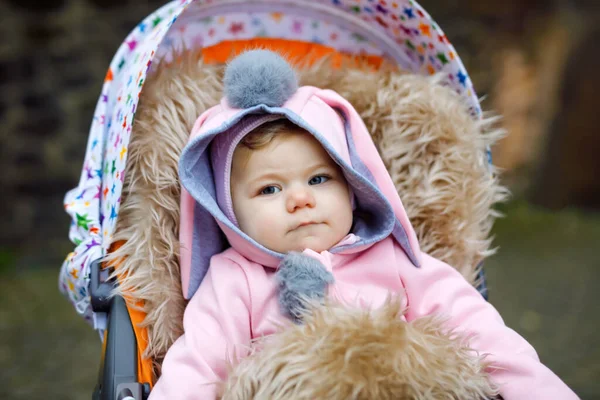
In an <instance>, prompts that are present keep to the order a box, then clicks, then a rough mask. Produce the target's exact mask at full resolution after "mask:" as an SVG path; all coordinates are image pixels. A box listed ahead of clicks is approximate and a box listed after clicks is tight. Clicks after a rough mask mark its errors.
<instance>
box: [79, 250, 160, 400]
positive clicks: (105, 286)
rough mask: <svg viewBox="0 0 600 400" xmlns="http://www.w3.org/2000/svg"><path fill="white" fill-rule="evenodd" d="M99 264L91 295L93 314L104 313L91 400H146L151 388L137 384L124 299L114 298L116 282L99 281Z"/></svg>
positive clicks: (133, 341)
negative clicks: (105, 321)
mask: <svg viewBox="0 0 600 400" xmlns="http://www.w3.org/2000/svg"><path fill="white" fill-rule="evenodd" d="M101 268H102V267H101V262H100V261H99V260H96V261H94V262H93V263H92V265H91V277H90V296H91V299H92V308H93V310H94V312H104V313H107V326H106V331H105V332H104V343H103V346H102V357H101V359H100V368H99V373H98V382H97V384H96V387H95V389H94V393H93V394H92V399H93V400H146V399H147V398H148V396H149V394H150V385H148V384H147V383H143V384H142V383H139V382H138V381H137V373H138V371H137V369H138V368H137V366H138V360H137V357H138V354H137V353H138V352H137V342H136V337H135V333H134V331H133V326H132V324H131V318H130V317H129V312H128V311H127V305H126V304H125V300H124V299H123V297H121V296H119V295H113V294H112V291H113V289H114V288H115V287H116V285H117V282H115V281H107V282H101V280H100V272H101Z"/></svg>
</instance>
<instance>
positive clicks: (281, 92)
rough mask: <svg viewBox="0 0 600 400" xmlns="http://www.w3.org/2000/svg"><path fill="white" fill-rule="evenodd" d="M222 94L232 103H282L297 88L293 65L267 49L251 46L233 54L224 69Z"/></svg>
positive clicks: (247, 104)
mask: <svg viewBox="0 0 600 400" xmlns="http://www.w3.org/2000/svg"><path fill="white" fill-rule="evenodd" d="M223 82H224V91H225V97H227V102H228V103H229V105H230V106H231V107H234V108H250V107H252V106H256V105H259V104H265V105H267V106H270V107H279V106H282V105H283V104H284V103H285V102H286V101H287V100H288V99H289V98H290V97H292V95H293V94H294V93H295V92H296V90H297V89H298V78H297V76H296V72H295V71H294V69H293V68H292V66H291V65H290V64H289V63H288V62H287V61H286V60H285V59H284V58H283V57H281V56H280V55H279V54H277V53H275V52H273V51H269V50H251V51H247V52H245V53H242V54H241V55H240V56H238V57H236V58H234V59H233V60H232V61H231V62H230V63H229V64H228V65H227V69H226V70H225V76H224V79H223Z"/></svg>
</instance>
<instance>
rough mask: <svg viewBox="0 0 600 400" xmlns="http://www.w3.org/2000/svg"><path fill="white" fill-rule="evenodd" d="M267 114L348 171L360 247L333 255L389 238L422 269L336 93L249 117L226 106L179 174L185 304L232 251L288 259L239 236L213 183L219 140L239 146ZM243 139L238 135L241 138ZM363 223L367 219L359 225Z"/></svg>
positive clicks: (373, 156)
mask: <svg viewBox="0 0 600 400" xmlns="http://www.w3.org/2000/svg"><path fill="white" fill-rule="evenodd" d="M265 114H272V115H276V116H279V117H281V118H287V119H289V120H290V121H292V122H294V123H295V124H296V125H298V126H300V127H302V128H304V129H305V130H306V131H308V132H309V133H311V134H312V135H313V136H314V137H315V138H316V139H317V140H318V141H319V142H320V143H321V144H322V145H323V147H324V148H325V150H327V152H328V153H329V155H330V156H331V157H332V159H333V160H334V161H335V162H336V163H338V164H339V165H340V167H341V168H342V170H343V172H344V175H345V177H346V180H347V181H348V184H349V185H350V187H351V189H352V191H353V193H354V196H355V203H356V204H355V205H356V210H355V221H354V222H355V223H354V229H353V231H352V233H354V234H355V235H357V236H358V237H359V240H358V241H357V242H355V243H353V244H349V245H342V246H336V247H335V248H334V249H332V250H331V252H332V253H337V252H352V251H360V250H362V249H364V248H366V247H368V246H370V245H372V244H374V243H376V242H379V241H381V240H383V239H385V238H387V237H389V236H390V235H391V236H393V237H394V239H395V240H396V241H397V242H398V243H399V245H400V246H401V247H402V249H403V250H404V251H405V253H406V254H407V256H408V258H409V259H410V260H411V261H412V263H413V264H414V265H415V266H419V264H420V250H419V245H418V242H417V238H416V235H415V232H414V230H413V228H412V226H411V224H410V222H409V220H408V216H407V214H406V211H405V210H404V207H403V205H402V201H401V200H400V197H399V196H398V193H397V192H396V189H395V187H394V184H393V182H392V179H391V178H390V176H389V174H388V172H387V169H386V168H385V165H384V163H383V161H382V160H381V157H380V156H379V154H378V152H377V149H376V147H375V145H374V143H373V141H372V139H371V136H370V134H369V132H368V131H367V129H366V127H365V125H364V123H363V121H362V119H361V118H360V116H359V115H358V113H357V112H356V110H355V109H354V108H353V107H352V105H351V104H350V103H349V102H348V101H346V100H345V99H344V98H343V97H341V96H340V95H339V94H337V93H336V92H334V91H332V90H323V89H319V88H316V87H311V86H304V87H301V88H299V89H298V90H297V91H296V92H295V94H294V95H293V96H292V97H291V98H290V99H289V100H288V101H286V102H285V103H284V104H283V105H282V106H281V107H269V106H266V105H264V104H261V105H257V106H253V107H251V108H248V109H236V108H232V107H230V106H229V104H228V102H227V100H226V99H224V100H223V101H221V103H220V104H218V105H216V106H214V107H212V108H210V109H209V110H207V111H206V112H204V113H203V114H202V115H201V116H200V117H199V118H198V120H197V121H196V123H195V124H194V127H193V128H192V132H191V135H190V140H189V142H188V144H187V146H186V147H185V148H184V150H183V152H182V155H181V159H180V163H179V174H180V179H181V183H182V194H181V224H180V240H181V254H180V265H181V276H182V288H183V291H184V296H185V297H186V298H190V297H191V296H192V295H193V294H194V293H195V291H196V289H197V288H198V286H199V285H200V282H201V281H202V279H203V277H204V275H205V274H206V271H207V270H208V266H209V264H210V258H211V257H212V256H213V255H215V254H217V253H219V252H221V251H223V250H225V249H226V248H227V247H228V246H229V245H230V246H231V247H233V248H234V249H235V250H237V251H238V252H239V253H240V254H242V255H243V256H244V257H246V258H247V259H249V260H251V261H253V262H256V263H258V264H261V265H264V266H266V267H273V268H276V267H277V266H278V264H279V262H280V260H281V259H282V258H283V257H284V256H285V255H284V254H281V253H277V252H274V251H272V250H269V249H267V248H265V247H264V246H262V245H261V244H260V243H257V242H256V241H254V240H253V239H252V238H250V237H249V236H248V235H246V234H245V233H244V232H242V231H241V230H239V228H238V227H237V226H236V224H235V221H232V220H231V218H229V217H228V216H227V214H228V213H227V212H224V211H226V210H222V209H221V208H220V207H219V205H218V202H217V191H218V188H216V187H215V177H214V176H213V175H212V174H213V170H212V165H211V159H210V154H209V151H210V145H211V143H212V142H213V141H214V140H215V138H217V137H219V138H223V137H224V136H223V135H229V136H231V137H232V140H237V141H239V140H241V137H235V136H236V132H239V131H240V124H250V125H251V124H252V123H253V120H257V119H264V115H265ZM237 136H239V135H237ZM359 215H360V217H358V216H359Z"/></svg>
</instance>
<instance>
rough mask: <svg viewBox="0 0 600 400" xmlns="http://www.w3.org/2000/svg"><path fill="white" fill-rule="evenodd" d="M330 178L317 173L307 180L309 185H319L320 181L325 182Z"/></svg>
mask: <svg viewBox="0 0 600 400" xmlns="http://www.w3.org/2000/svg"><path fill="white" fill-rule="evenodd" d="M329 179H330V178H329V177H328V176H326V175H317V176H313V177H312V178H310V180H309V181H308V184H309V185H320V184H321V183H325V182H327V181H328V180H329Z"/></svg>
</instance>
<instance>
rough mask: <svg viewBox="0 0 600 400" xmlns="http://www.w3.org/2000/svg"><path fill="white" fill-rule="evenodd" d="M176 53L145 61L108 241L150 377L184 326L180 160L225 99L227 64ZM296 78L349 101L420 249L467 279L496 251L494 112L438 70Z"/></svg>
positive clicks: (310, 73)
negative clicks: (143, 341) (196, 127)
mask: <svg viewBox="0 0 600 400" xmlns="http://www.w3.org/2000/svg"><path fill="white" fill-rule="evenodd" d="M177 59H179V60H181V61H180V62H178V63H177V64H171V65H168V64H166V63H161V64H159V65H158V66H156V67H155V66H153V67H155V68H153V71H154V72H153V74H152V76H150V77H149V79H148V81H147V83H146V84H145V87H144V90H143V92H142V95H141V100H140V105H139V108H138V112H137V115H136V123H135V125H134V128H133V132H132V138H131V142H130V145H129V149H128V152H129V155H128V157H129V159H128V165H127V169H126V175H125V181H124V189H123V201H122V204H121V209H120V213H119V219H118V222H117V229H116V234H115V236H114V240H115V241H124V242H125V244H124V245H123V246H121V247H120V248H119V249H118V250H117V251H115V252H114V253H112V254H111V255H110V259H112V260H119V262H120V263H119V266H118V269H119V270H118V272H119V274H120V276H121V277H123V279H121V290H122V291H123V292H125V293H127V294H128V295H129V296H130V298H133V299H135V300H139V301H140V303H141V304H143V306H142V307H143V311H145V312H146V314H147V316H146V319H145V321H144V326H145V327H146V328H147V331H148V348H147V350H146V353H145V354H144V356H145V357H151V358H152V359H154V360H155V361H156V363H157V364H156V365H157V372H158V371H159V370H158V367H159V365H160V362H161V360H162V359H163V357H164V355H165V353H166V351H167V349H168V348H169V346H170V345H171V344H172V343H173V341H174V340H175V339H176V338H177V337H179V336H180V335H181V333H182V314H183V310H184V307H185V300H184V299H183V297H182V294H181V287H180V277H179V267H178V250H179V244H178V224H179V195H180V188H179V182H178V176H177V163H178V159H179V154H180V151H181V150H182V148H183V146H184V145H185V143H186V141H187V137H188V134H189V132H190V129H191V127H192V125H193V123H194V121H195V120H196V118H197V117H198V116H199V115H200V114H201V113H202V112H203V111H204V110H205V109H207V108H208V107H211V106H212V105H214V104H216V103H217V102H218V101H219V99H220V97H221V96H222V86H221V77H222V74H223V69H224V68H223V65H203V62H202V60H201V59H199V58H198V57H197V56H196V55H194V54H191V53H185V54H183V55H182V57H178V58H177ZM300 83H301V84H303V85H306V84H312V85H315V86H320V87H327V88H331V89H334V90H336V91H338V92H339V93H340V94H341V95H343V96H344V97H346V98H347V99H348V100H349V101H350V102H351V103H352V104H353V105H354V106H355V108H356V109H357V110H358V111H359V113H360V114H361V116H362V117H363V119H364V120H365V122H366V124H367V127H368V128H369V129H370V131H371V132H372V135H373V138H374V140H375V142H376V144H377V146H378V149H379V150H380V153H381V155H382V157H383V159H384V161H385V163H386V165H387V167H388V169H389V172H390V174H391V176H392V178H393V180H394V182H395V184H396V186H397V188H398V191H399V193H400V196H401V198H402V200H403V202H404V206H405V208H406V210H407V212H408V215H409V217H410V218H411V221H412V223H413V225H414V227H415V230H416V232H417V235H418V237H419V239H420V243H421V248H422V249H423V251H425V252H428V253H430V254H431V255H433V256H435V257H437V258H439V259H441V260H444V261H446V262H447V263H449V264H451V265H453V266H455V267H456V268H457V269H458V270H459V271H460V272H461V273H462V274H463V275H464V276H465V277H466V278H467V279H468V280H470V281H471V282H473V281H474V279H475V272H476V266H477V265H478V264H479V263H480V262H481V261H482V260H483V259H484V258H485V257H486V256H489V255H490V254H492V252H493V250H491V248H490V244H491V240H490V238H489V232H490V229H491V226H492V222H493V219H494V217H495V214H494V212H493V210H492V208H491V207H492V205H493V204H494V203H496V202H498V201H500V200H502V199H503V198H504V197H505V195H506V191H505V189H503V188H502V187H501V186H500V185H499V184H498V181H497V179H496V176H495V173H494V171H493V170H490V167H489V166H488V165H487V161H486V160H485V155H484V154H485V148H486V146H488V145H491V144H493V143H494V142H495V141H496V140H497V139H498V138H499V137H500V136H501V134H502V132H501V131H500V130H499V129H496V128H495V127H494V126H495V123H494V122H495V119H494V118H483V119H481V120H474V119H473V118H472V117H471V116H470V115H469V113H468V111H467V109H466V107H465V105H464V104H463V102H462V101H461V98H460V97H459V96H458V95H457V94H456V93H454V92H453V91H452V90H450V89H449V88H447V87H444V86H443V85H441V84H440V78H439V77H436V76H433V77H424V76H417V75H413V74H407V73H402V72H397V71H389V70H384V69H381V70H379V71H366V70H365V69H364V68H361V67H358V66H349V67H348V68H340V69H336V70H332V69H331V68H330V66H329V65H328V64H327V62H322V63H319V64H316V65H313V66H312V67H310V68H304V69H302V70H301V71H300ZM324 317H325V316H324ZM363 320H364V321H366V319H365V317H363ZM422 326H425V325H422ZM307 329H308V328H307ZM398 329H418V328H416V327H415V328H410V327H407V326H405V327H398ZM423 329H425V328H423ZM382 398H383V397H382Z"/></svg>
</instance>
